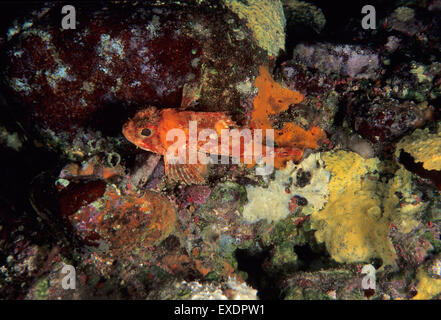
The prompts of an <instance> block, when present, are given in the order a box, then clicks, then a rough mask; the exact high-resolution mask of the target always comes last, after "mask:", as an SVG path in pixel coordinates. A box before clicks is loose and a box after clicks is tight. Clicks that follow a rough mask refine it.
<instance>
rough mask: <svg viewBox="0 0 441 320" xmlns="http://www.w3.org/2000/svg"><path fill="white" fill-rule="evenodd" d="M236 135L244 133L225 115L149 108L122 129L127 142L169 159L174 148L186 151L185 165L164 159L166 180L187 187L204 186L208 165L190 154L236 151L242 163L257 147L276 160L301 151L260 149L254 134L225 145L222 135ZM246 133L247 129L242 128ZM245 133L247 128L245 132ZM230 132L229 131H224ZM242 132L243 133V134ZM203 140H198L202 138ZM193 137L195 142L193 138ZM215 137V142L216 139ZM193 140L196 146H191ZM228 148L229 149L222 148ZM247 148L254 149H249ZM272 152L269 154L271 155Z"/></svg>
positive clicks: (139, 113)
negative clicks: (247, 152) (176, 133)
mask: <svg viewBox="0 0 441 320" xmlns="http://www.w3.org/2000/svg"><path fill="white" fill-rule="evenodd" d="M176 129H177V130H179V132H182V133H184V134H185V138H183V139H181V140H180V141H179V139H178V141H176V139H173V137H172V138H170V135H169V133H171V132H173V130H176ZM235 129H237V130H236V132H237V133H240V132H241V129H240V128H239V127H238V126H237V124H236V123H235V122H234V121H233V120H232V119H231V118H230V116H228V115H227V114H226V113H224V112H193V111H179V110H177V109H161V110H159V109H157V108H155V107H149V108H146V109H144V110H141V111H139V112H138V113H137V114H136V115H135V116H134V117H133V118H132V119H130V120H129V121H127V122H126V123H125V124H124V126H123V134H124V136H125V137H126V139H127V140H129V141H130V142H132V143H133V144H135V145H136V146H138V147H139V148H141V149H143V150H146V151H151V152H154V153H157V154H161V155H164V156H166V155H167V152H168V150H170V149H171V148H172V147H175V148H179V147H183V150H186V153H185V157H186V160H187V161H186V162H185V163H170V162H169V161H167V159H168V157H167V156H166V157H164V162H165V170H166V174H167V176H169V177H170V178H172V179H173V180H177V181H183V182H184V183H186V184H201V183H204V182H205V177H204V176H205V175H206V171H207V170H206V163H200V162H192V161H191V160H190V161H188V160H189V159H190V156H189V154H190V153H191V151H193V152H194V153H203V154H207V153H208V154H212V155H213V154H214V155H220V156H231V155H233V154H234V153H233V150H239V152H238V154H237V153H236V155H238V156H239V158H240V159H241V160H243V157H244V152H245V150H251V153H252V152H253V151H254V149H252V148H253V147H254V148H256V146H258V147H259V148H260V150H262V151H265V150H266V152H267V153H269V152H274V155H275V156H276V157H277V156H279V157H289V156H292V155H295V156H296V157H297V156H298V154H299V152H301V151H300V150H298V149H292V148H291V149H286V148H276V149H275V150H274V149H272V148H270V149H268V147H267V146H263V145H260V146H259V142H257V144H256V142H255V141H254V130H250V131H249V132H250V134H249V135H244V136H242V138H239V139H230V138H228V139H230V140H228V142H227V143H228V144H222V138H221V137H222V135H223V134H224V133H225V132H232V130H233V131H234V130H235ZM242 129H244V128H242ZM245 129H246V128H245ZM224 130H229V131H224ZM242 132H243V130H242ZM201 134H202V136H203V137H204V138H202V139H198V138H200V137H201ZM192 137H194V138H192ZM213 137H214V138H213ZM192 139H194V140H193V143H192ZM225 145H227V147H226V148H225V147H223V146H225ZM247 147H249V148H251V149H247ZM268 150H270V151H268Z"/></svg>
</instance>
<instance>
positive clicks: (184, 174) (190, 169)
mask: <svg viewBox="0 0 441 320" xmlns="http://www.w3.org/2000/svg"><path fill="white" fill-rule="evenodd" d="M165 173H166V175H167V177H168V178H169V179H172V180H174V181H177V182H183V183H185V184H204V183H205V176H206V174H207V166H206V165H203V164H199V163H198V164H179V163H178V164H170V163H168V162H167V161H165Z"/></svg>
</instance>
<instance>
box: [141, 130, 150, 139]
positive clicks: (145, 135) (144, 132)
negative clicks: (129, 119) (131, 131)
mask: <svg viewBox="0 0 441 320" xmlns="http://www.w3.org/2000/svg"><path fill="white" fill-rule="evenodd" d="M152 134H153V131H152V130H151V129H149V128H144V129H142V130H141V135H142V136H144V137H147V138H148V137H151V136H152Z"/></svg>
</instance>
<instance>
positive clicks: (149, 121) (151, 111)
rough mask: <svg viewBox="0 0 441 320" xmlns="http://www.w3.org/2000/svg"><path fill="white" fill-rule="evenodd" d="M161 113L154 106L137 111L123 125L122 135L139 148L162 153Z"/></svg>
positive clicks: (163, 151)
mask: <svg viewBox="0 0 441 320" xmlns="http://www.w3.org/2000/svg"><path fill="white" fill-rule="evenodd" d="M160 123H161V114H160V111H159V110H158V109H156V108H155V107H148V108H146V109H144V110H141V111H138V112H137V113H136V114H135V116H134V117H133V118H132V119H129V120H128V121H127V122H126V123H125V124H124V126H123V130H122V132H123V135H124V137H125V138H126V139H127V140H129V141H130V142H131V143H133V144H135V145H136V146H138V147H139V148H141V149H143V150H146V151H151V152H154V153H159V154H164V153H165V149H164V146H163V145H162V142H161V135H160V132H159V126H160Z"/></svg>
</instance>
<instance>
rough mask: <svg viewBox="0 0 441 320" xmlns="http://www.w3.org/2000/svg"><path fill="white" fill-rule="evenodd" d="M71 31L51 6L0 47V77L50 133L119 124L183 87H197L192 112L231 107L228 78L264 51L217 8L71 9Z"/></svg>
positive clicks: (252, 67)
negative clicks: (2, 52) (1, 52)
mask: <svg viewBox="0 0 441 320" xmlns="http://www.w3.org/2000/svg"><path fill="white" fill-rule="evenodd" d="M76 11H77V17H78V21H77V22H78V23H77V29H75V30H63V29H61V28H60V20H59V19H60V14H59V12H60V7H59V6H57V5H54V6H53V7H52V8H51V9H50V10H49V12H48V13H47V14H46V15H45V16H44V17H42V18H41V19H37V18H33V20H32V22H33V25H32V26H31V27H28V28H27V29H24V30H23V29H22V30H21V32H19V33H18V34H16V35H14V36H13V37H12V38H11V39H10V40H9V41H8V42H7V44H6V54H7V59H8V60H9V63H8V64H7V65H6V68H5V69H6V76H7V79H8V80H7V81H8V83H9V86H10V87H11V88H12V90H13V92H14V94H15V96H16V97H18V98H19V101H21V102H22V103H23V104H25V105H26V107H27V113H28V115H29V117H30V119H31V120H32V121H33V122H34V123H35V124H37V125H38V126H39V127H42V128H49V129H52V130H55V131H56V132H59V131H60V130H61V131H71V132H72V131H73V130H74V129H76V128H78V127H83V126H89V125H90V126H94V127H95V128H98V129H102V127H105V126H110V125H111V126H119V125H120V124H122V123H123V122H124V121H125V120H126V119H127V117H128V116H130V112H131V111H133V112H134V111H136V109H138V108H142V107H144V106H145V105H156V106H158V107H179V106H180V103H181V98H182V92H183V87H184V85H187V86H189V87H193V88H197V87H199V85H202V86H201V90H202V91H201V93H200V99H199V101H198V103H199V106H198V109H201V110H212V111H214V110H216V111H218V110H233V113H234V111H235V110H236V109H237V108H238V107H239V105H240V94H239V92H238V91H237V90H236V88H235V87H236V86H235V85H236V84H237V83H239V82H241V81H244V80H246V79H247V78H248V77H250V76H253V75H255V74H257V66H259V65H261V64H263V63H264V62H265V61H266V59H267V58H266V55H265V54H264V52H263V51H262V50H260V49H257V46H255V44H254V40H253V37H252V33H251V31H250V30H249V29H248V28H247V27H246V26H245V25H244V24H243V22H242V21H240V20H239V19H238V18H237V16H236V15H234V14H233V13H231V12H230V11H228V10H227V9H225V8H223V7H217V6H216V5H208V4H203V5H199V6H187V5H184V4H181V5H172V4H170V5H156V6H155V5H149V4H136V5H132V4H125V5H123V4H118V5H115V6H113V5H109V6H108V8H107V9H106V10H104V9H96V10H94V9H93V8H88V7H85V6H81V5H78V6H76Z"/></svg>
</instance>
